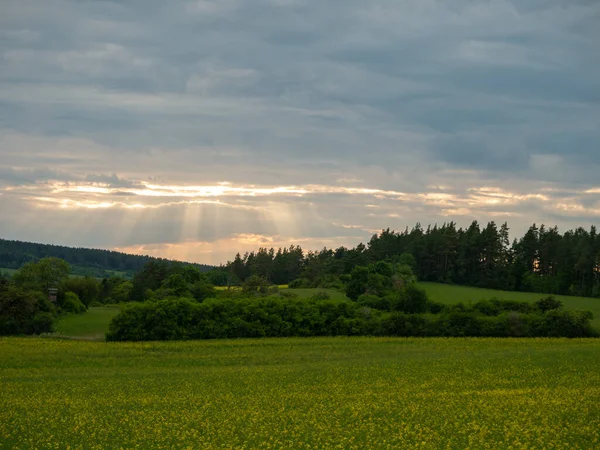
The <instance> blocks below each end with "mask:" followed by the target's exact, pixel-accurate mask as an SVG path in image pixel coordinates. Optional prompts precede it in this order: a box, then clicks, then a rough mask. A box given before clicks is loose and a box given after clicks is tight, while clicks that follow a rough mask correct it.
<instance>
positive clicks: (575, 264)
mask: <svg viewBox="0 0 600 450" xmlns="http://www.w3.org/2000/svg"><path fill="white" fill-rule="evenodd" d="M380 261H385V262H388V263H392V264H399V265H402V266H407V267H410V268H411V269H412V270H413V272H414V273H415V275H416V276H417V277H418V278H419V279H420V280H422V281H429V282H441V283H453V284H459V285H468V286H477V287H485V288H492V289H502V290H515V291H530V292H543V293H549V294H568V295H582V296H598V297H600V236H599V235H598V233H597V231H596V228H595V227H593V226H592V227H591V228H590V230H589V231H587V230H584V229H583V228H577V229H575V230H569V231H566V232H565V233H563V234H560V233H559V232H558V229H557V228H556V227H553V228H548V227H546V226H544V225H541V226H539V227H538V226H536V225H535V224H533V225H532V226H531V227H530V228H529V229H528V230H527V232H526V233H525V234H524V235H523V236H522V237H521V238H520V239H515V240H514V241H513V242H512V244H511V242H510V238H509V227H508V224H507V223H503V224H502V225H500V226H498V225H497V224H496V223H495V222H489V223H488V224H487V225H486V226H482V225H480V224H479V223H478V222H477V221H473V222H472V223H471V224H470V225H469V226H468V227H467V228H457V226H456V224H455V223H454V222H449V223H444V224H442V225H441V226H438V225H437V224H435V225H433V226H428V227H427V228H426V229H424V228H423V227H422V226H421V224H419V223H417V224H416V225H415V227H414V228H413V229H412V230H410V231H409V230H408V229H406V230H405V231H403V232H395V231H390V229H387V230H382V231H381V232H380V233H379V234H376V235H374V236H373V237H372V238H371V239H370V240H369V242H368V243H367V245H364V244H363V243H360V244H358V245H357V246H356V247H355V248H353V249H347V248H345V247H340V248H338V249H335V250H333V249H327V248H324V249H323V250H321V251H319V252H308V253H306V254H305V253H304V252H303V251H302V249H301V248H300V247H291V248H290V249H289V250H288V249H283V250H282V249H279V250H277V251H276V250H275V249H266V248H261V249H260V250H259V251H258V252H256V253H255V252H250V253H246V254H245V255H244V256H241V255H240V254H237V255H236V257H235V259H234V261H231V262H229V263H228V264H227V266H226V267H225V268H224V269H225V270H229V272H230V273H231V274H234V275H235V276H236V277H237V278H239V279H240V280H242V281H244V280H246V278H248V277H249V276H251V275H257V276H262V277H265V278H266V279H268V280H269V281H271V282H274V283H276V284H290V286H291V287H294V288H313V287H340V286H339V283H340V281H339V280H343V279H344V278H345V277H347V276H349V275H350V274H351V273H352V272H353V270H354V269H356V268H357V267H359V266H363V267H367V266H369V265H370V264H373V263H378V262H380ZM375 278H376V277H375ZM332 283H338V285H337V286H336V285H334V284H332ZM362 293H364V292H356V293H355V292H352V298H354V299H356V298H358V296H359V295H360V294H362Z"/></svg>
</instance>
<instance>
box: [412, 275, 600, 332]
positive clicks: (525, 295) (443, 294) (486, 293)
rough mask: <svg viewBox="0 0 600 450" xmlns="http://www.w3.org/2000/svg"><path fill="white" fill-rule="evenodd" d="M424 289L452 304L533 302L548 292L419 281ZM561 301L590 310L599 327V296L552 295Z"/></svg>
mask: <svg viewBox="0 0 600 450" xmlns="http://www.w3.org/2000/svg"><path fill="white" fill-rule="evenodd" d="M419 285H420V286H421V287H422V288H424V289H425V291H426V292H427V295H428V296H429V298H430V299H431V300H433V301H436V302H440V303H446V304H453V303H458V302H463V303H469V302H472V303H475V302H477V301H479V300H489V299H491V298H494V297H496V298H500V299H504V300H517V301H521V302H529V303H533V302H535V301H536V300H539V299H540V298H542V297H547V296H548V294H536V293H534V292H515V291H499V290H494V289H481V288H475V287H468V286H453V285H448V284H440V283H419ZM554 297H555V298H556V299H558V300H560V301H561V302H562V303H563V306H564V308H565V309H583V310H587V311H592V313H594V319H593V320H591V324H592V326H593V327H595V328H596V329H600V298H588V297H573V296H567V295H554Z"/></svg>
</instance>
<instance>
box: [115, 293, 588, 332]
mask: <svg viewBox="0 0 600 450" xmlns="http://www.w3.org/2000/svg"><path fill="white" fill-rule="evenodd" d="M378 302H385V299H382V298H380V297H377V296H374V295H370V294H363V295H362V296H361V297H359V301H357V302H353V301H348V300H328V299H321V298H314V297H313V298H309V299H299V298H284V297H280V296H272V297H251V298H244V297H242V298H224V299H209V300H206V301H204V302H203V303H197V302H195V301H193V300H188V299H183V298H180V299H177V298H173V299H168V300H162V301H156V302H148V303H135V304H130V305H127V306H126V307H124V308H123V310H122V311H121V313H120V314H119V315H117V316H116V317H115V318H114V319H113V320H112V322H111V323H110V328H109V332H108V333H107V335H106V338H107V340H109V341H154V340H182V339H183V340H185V339H223V338H241V337H285V336H338V335H341V336H363V335H374V336H493V337H501V336H527V337H535V336H565V337H581V336H594V335H596V332H595V331H594V330H593V329H592V327H591V326H590V323H589V321H590V319H591V318H592V315H591V313H589V312H577V311H563V310H551V311H548V312H547V313H541V312H540V311H539V310H537V309H535V308H533V307H532V305H530V304H528V303H523V304H522V305H521V304H518V303H515V302H503V301H492V302H489V304H490V305H492V306H494V307H495V308H496V309H495V310H492V309H486V308H485V307H484V306H482V304H479V305H475V306H470V305H463V304H459V305H453V306H448V307H446V308H444V309H443V310H442V311H441V312H440V313H439V314H430V313H426V312H425V311H426V310H427V308H428V303H427V301H426V297H423V295H422V292H420V291H419V290H418V289H414V290H413V289H410V290H407V291H405V292H404V293H403V297H402V303H400V304H399V306H398V307H396V308H394V307H393V306H392V307H391V308H390V309H393V311H392V312H387V311H383V310H381V309H378V308H377V307H381V306H382V303H378ZM482 310H484V311H485V312H486V313H487V314H486V313H484V312H483V311H482Z"/></svg>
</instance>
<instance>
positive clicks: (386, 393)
mask: <svg viewBox="0 0 600 450" xmlns="http://www.w3.org/2000/svg"><path fill="white" fill-rule="evenodd" d="M0 448H3V449H34V448H43V449H46V448H47V449H54V448H56V449H59V448H60V449H65V448H71V449H76V448H85V449H95V448H97V449H104V448H144V449H146V448H148V449H150V448H190V449H200V448H246V449H252V448H294V449H304V448H306V449H308V448H313V449H316V448H344V449H352V448H355V449H367V448H382V449H385V448H389V449H398V448H424V449H429V448H431V449H446V448H448V449H454V448H456V449H466V448H472V449H479V448H490V449H499V448H515V449H521V448H528V449H533V448H539V449H542V448H546V449H560V448H564V449H567V448H568V449H576V448H580V449H591V448H600V340H593V339H588V340H584V339H582V340H577V339H571V340H568V339H401V338H318V339H262V340H231V341H201V342H199V341H195V342H168V343H160V342H157V343H111V344H109V343H103V342H83V341H66V340H54V339H36V338H4V339H0Z"/></svg>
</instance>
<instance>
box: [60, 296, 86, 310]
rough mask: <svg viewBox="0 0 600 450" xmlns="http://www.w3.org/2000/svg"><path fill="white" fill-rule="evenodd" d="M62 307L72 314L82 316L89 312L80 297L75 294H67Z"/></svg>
mask: <svg viewBox="0 0 600 450" xmlns="http://www.w3.org/2000/svg"><path fill="white" fill-rule="evenodd" d="M60 307H61V308H62V309H63V310H64V311H66V312H70V313H75V314H81V313H84V312H86V311H87V307H86V306H85V305H84V304H83V303H82V302H81V300H80V299H79V296H78V295H77V294H75V293H74V292H66V293H65V296H64V298H63V300H62V302H60Z"/></svg>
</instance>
